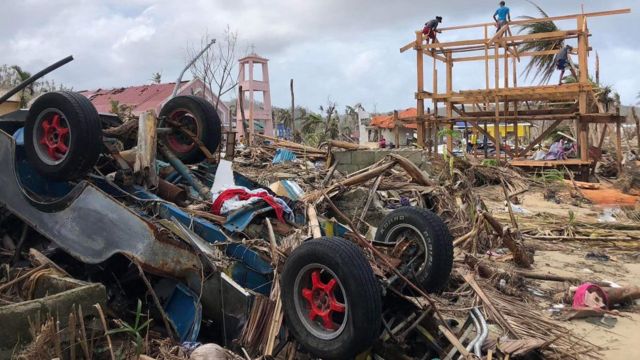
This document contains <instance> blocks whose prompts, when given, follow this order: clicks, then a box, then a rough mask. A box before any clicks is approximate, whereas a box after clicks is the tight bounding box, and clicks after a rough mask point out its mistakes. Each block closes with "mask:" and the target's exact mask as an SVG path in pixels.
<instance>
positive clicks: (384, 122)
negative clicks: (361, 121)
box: [370, 108, 418, 129]
mask: <svg viewBox="0 0 640 360" xmlns="http://www.w3.org/2000/svg"><path fill="white" fill-rule="evenodd" d="M417 115H418V110H417V109H416V108H408V109H405V110H402V111H398V119H400V120H402V119H407V118H411V117H414V118H415V117H416V116H417ZM370 126H375V127H379V128H383V129H393V128H394V127H395V124H394V121H393V114H392V115H378V116H374V117H373V118H371V123H370ZM404 127H405V128H408V129H417V128H418V126H417V125H416V124H415V123H404Z"/></svg>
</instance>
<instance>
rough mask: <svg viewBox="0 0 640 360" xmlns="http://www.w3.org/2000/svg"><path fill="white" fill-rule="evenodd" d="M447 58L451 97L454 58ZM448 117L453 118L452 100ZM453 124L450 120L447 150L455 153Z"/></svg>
mask: <svg viewBox="0 0 640 360" xmlns="http://www.w3.org/2000/svg"><path fill="white" fill-rule="evenodd" d="M446 57H447V95H448V96H451V94H452V93H453V58H452V56H451V53H450V52H448V53H447V54H446ZM447 117H448V118H449V119H451V118H452V117H453V104H452V103H451V101H450V100H448V101H447ZM452 132H453V122H452V121H451V120H449V134H447V150H448V151H449V152H453V136H452Z"/></svg>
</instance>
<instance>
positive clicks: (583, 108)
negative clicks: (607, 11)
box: [576, 15, 589, 161]
mask: <svg viewBox="0 0 640 360" xmlns="http://www.w3.org/2000/svg"><path fill="white" fill-rule="evenodd" d="M578 31H579V33H578V64H579V71H580V74H579V77H580V86H581V88H580V93H579V98H578V111H579V112H580V114H581V115H582V114H586V113H587V111H588V103H587V101H588V98H587V95H588V94H587V90H585V88H586V87H587V86H589V77H588V74H589V68H588V63H587V60H588V59H587V58H588V49H587V46H588V45H587V36H588V31H587V22H586V18H585V17H584V15H582V16H578ZM576 125H577V126H576V128H577V130H578V145H579V147H580V160H582V161H589V138H588V131H589V125H588V123H586V122H585V123H582V122H580V121H579V120H576Z"/></svg>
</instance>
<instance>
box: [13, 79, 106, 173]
mask: <svg viewBox="0 0 640 360" xmlns="http://www.w3.org/2000/svg"><path fill="white" fill-rule="evenodd" d="M56 116H57V117H58V120H57V121H58V125H57V126H51V125H53V124H55V122H56V119H55V118H56ZM45 124H46V125H45ZM45 126H46V129H45ZM51 128H53V129H55V130H51V131H50V130H49V129H51ZM65 128H66V132H65V133H63V130H64V129H65ZM24 143H25V151H26V154H27V159H28V160H29V162H30V163H31V165H32V166H33V167H34V168H35V169H36V171H38V173H40V174H41V175H42V176H44V177H46V178H48V179H51V180H61V181H66V180H75V179H78V178H81V177H84V176H85V175H86V174H87V173H88V172H89V171H90V170H91V168H93V166H94V165H95V164H96V162H97V161H98V157H99V156H100V153H101V151H102V124H101V122H100V116H99V115H98V112H97V111H96V108H95V107H94V106H93V104H91V101H89V99H87V98H86V97H84V96H82V95H80V94H78V93H74V92H69V91H57V92H50V93H46V94H43V95H42V96H40V97H38V98H37V99H36V100H35V101H34V103H33V106H31V108H30V109H29V113H28V114H27V120H26V122H25V133H24ZM65 148H66V151H65V150H64V149H65Z"/></svg>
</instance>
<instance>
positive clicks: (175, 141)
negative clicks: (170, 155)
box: [167, 109, 199, 153]
mask: <svg viewBox="0 0 640 360" xmlns="http://www.w3.org/2000/svg"><path fill="white" fill-rule="evenodd" d="M169 119H170V120H171V123H172V124H175V125H173V126H177V128H176V129H175V130H174V132H173V133H171V134H170V135H169V136H167V140H168V142H169V146H170V147H171V149H172V150H174V151H176V152H179V153H186V152H189V151H191V150H192V149H193V148H194V147H195V146H196V143H195V142H194V141H193V139H191V137H189V136H188V135H187V134H185V133H184V132H183V131H181V130H180V128H184V129H186V130H188V131H190V132H191V133H193V134H195V135H196V136H198V130H199V129H198V124H197V121H196V119H195V117H194V115H193V114H191V113H190V112H188V111H187V110H183V109H178V110H176V111H174V112H173V113H171V114H170V115H169Z"/></svg>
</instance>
